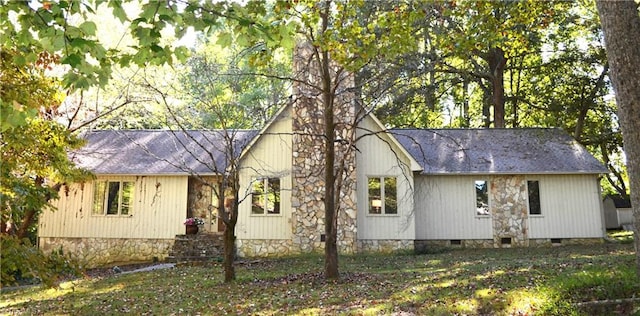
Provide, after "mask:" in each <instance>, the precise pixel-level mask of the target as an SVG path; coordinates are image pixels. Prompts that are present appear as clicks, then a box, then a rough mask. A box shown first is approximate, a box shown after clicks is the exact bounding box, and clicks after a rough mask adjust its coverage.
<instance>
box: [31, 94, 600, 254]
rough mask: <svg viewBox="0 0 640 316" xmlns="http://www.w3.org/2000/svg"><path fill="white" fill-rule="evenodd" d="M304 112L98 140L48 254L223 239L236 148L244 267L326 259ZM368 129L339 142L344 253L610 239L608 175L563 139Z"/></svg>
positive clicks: (498, 132)
mask: <svg viewBox="0 0 640 316" xmlns="http://www.w3.org/2000/svg"><path fill="white" fill-rule="evenodd" d="M300 104H305V102H296V101H295V100H294V101H292V103H291V104H289V105H288V106H286V107H284V108H282V109H281V110H280V111H279V112H278V113H277V114H276V115H275V117H274V118H273V119H272V120H271V121H270V123H269V124H267V125H266V126H265V127H264V128H263V129H262V130H259V131H255V130H254V131H228V132H226V133H225V131H218V130H216V131H168V130H135V131H134V130H101V131H89V132H86V133H85V134H84V137H85V138H86V139H87V144H86V146H85V147H84V148H83V149H82V150H79V151H76V152H74V153H73V157H72V158H73V159H74V161H76V162H77V164H78V165H80V166H82V167H85V168H87V169H89V170H91V171H93V173H94V174H95V175H96V179H95V180H94V181H89V182H85V183H74V184H69V185H66V186H65V187H63V188H62V189H61V193H60V198H59V199H58V200H56V201H52V203H53V204H54V206H55V208H56V210H55V211H54V212H45V213H44V214H43V215H42V216H41V218H40V223H39V231H38V235H39V244H40V247H41V248H43V249H45V250H50V249H54V248H57V247H60V246H62V247H63V248H65V249H66V251H67V252H73V253H76V254H79V255H82V256H83V257H84V258H85V259H87V260H89V261H91V262H94V263H105V262H108V261H122V260H126V259H129V260H145V259H150V258H152V257H157V258H159V259H162V258H164V257H166V256H167V253H168V251H169V249H170V248H171V246H172V244H173V242H174V238H175V237H176V235H180V234H184V231H185V228H184V225H183V222H184V220H185V218H186V217H190V216H198V217H202V218H204V219H205V225H204V226H203V227H202V230H203V231H204V232H205V233H206V232H209V233H215V232H218V231H221V230H222V229H224V226H223V225H220V224H219V223H218V221H217V219H216V214H217V211H216V205H218V203H217V195H216V194H214V192H219V191H216V190H219V187H218V186H217V184H216V183H217V179H219V177H220V174H221V172H223V171H224V170H225V168H226V165H225V159H224V158H225V151H224V148H225V144H228V143H229V141H231V140H232V142H233V148H234V155H235V157H239V159H240V160H239V161H240V168H239V181H240V187H241V188H240V190H239V192H240V198H239V201H240V204H239V219H238V224H237V227H236V235H237V251H238V254H239V255H240V256H266V255H282V254H291V253H303V252H315V251H321V249H323V246H324V245H323V242H324V209H323V202H322V199H323V190H324V188H323V185H322V181H323V180H322V179H323V172H322V170H323V168H324V156H323V154H322V144H321V143H318V142H317V140H318V139H321V140H322V139H323V138H322V137H315V140H316V141H315V142H314V135H315V134H314V133H313V132H311V130H310V128H313V127H312V126H311V125H313V122H318V120H315V119H313V117H314V115H320V116H321V115H322V111H319V110H317V109H313V110H311V108H309V107H305V106H304V105H302V106H301V105H300ZM340 117H349V115H342V116H340ZM310 122H311V123H310ZM356 122H357V124H356V128H355V129H352V130H351V131H352V132H353V133H354V134H355V136H354V137H352V138H350V136H353V135H350V134H349V132H343V131H340V130H339V131H338V132H337V134H338V136H337V137H336V139H338V140H339V141H337V143H339V145H340V146H343V147H339V148H338V152H339V153H342V154H340V155H339V159H338V163H337V164H336V168H342V169H340V170H344V174H345V175H344V177H343V181H342V182H343V187H344V188H345V189H344V190H343V191H342V192H341V193H340V194H341V195H340V198H341V203H340V211H339V227H340V228H339V233H338V246H339V249H340V251H341V252H343V253H355V252H365V251H390V250H397V249H417V250H419V251H420V250H423V249H425V248H428V247H431V246H460V247H529V246H540V245H552V244H567V243H582V242H600V241H602V239H603V237H604V235H605V222H604V216H603V211H602V200H601V198H600V185H599V175H600V174H602V173H606V172H607V169H606V168H605V167H604V166H603V165H602V164H601V163H600V162H598V161H597V160H596V159H595V158H594V157H593V156H592V155H591V154H589V153H588V152H587V151H586V150H585V148H583V147H582V146H581V145H579V144H578V143H577V142H576V141H575V140H574V139H573V138H571V136H569V135H568V134H567V133H565V132H564V131H562V130H560V129H544V128H521V129H386V128H385V127H384V126H383V125H382V124H381V123H380V121H378V119H377V118H376V117H375V116H374V115H373V114H371V113H364V114H362V115H361V116H360V119H359V120H357V121H356ZM310 124H311V125H310ZM316 125H317V124H316ZM310 126H311V127H310ZM316 136H317V135H316ZM340 137H342V138H340ZM348 140H351V141H348ZM356 140H357V141H356ZM343 143H344V144H343ZM227 147H228V146H227ZM349 148H351V149H352V150H351V149H349ZM213 166H215V167H213ZM206 183H209V184H211V183H213V185H205V184H206Z"/></svg>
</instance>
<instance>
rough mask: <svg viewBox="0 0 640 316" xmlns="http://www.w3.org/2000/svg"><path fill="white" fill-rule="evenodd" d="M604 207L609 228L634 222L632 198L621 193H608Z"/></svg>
mask: <svg viewBox="0 0 640 316" xmlns="http://www.w3.org/2000/svg"><path fill="white" fill-rule="evenodd" d="M602 204H603V208H604V222H605V225H606V227H607V229H616V228H620V227H622V226H623V225H627V224H633V209H632V208H631V199H630V198H629V197H626V198H624V197H622V196H620V195H607V196H606V197H605V198H604V201H602Z"/></svg>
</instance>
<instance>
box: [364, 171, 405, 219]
mask: <svg viewBox="0 0 640 316" xmlns="http://www.w3.org/2000/svg"><path fill="white" fill-rule="evenodd" d="M367 183H368V188H369V214H374V215H381V214H398V194H397V179H396V177H369V179H368V182H367Z"/></svg>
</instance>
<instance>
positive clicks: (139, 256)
mask: <svg viewBox="0 0 640 316" xmlns="http://www.w3.org/2000/svg"><path fill="white" fill-rule="evenodd" d="M173 243H174V240H173V239H127V238H59V237H41V238H40V239H39V247H40V249H42V251H44V252H45V253H48V252H51V251H53V250H57V249H60V247H62V249H63V251H64V253H66V254H70V255H71V256H73V257H75V258H77V259H78V260H80V261H81V262H82V263H83V264H85V265H86V267H87V268H94V267H99V266H104V265H108V264H110V263H115V262H139V261H152V260H160V261H162V260H164V259H165V258H166V257H167V256H168V255H169V251H170V250H171V248H172V247H173Z"/></svg>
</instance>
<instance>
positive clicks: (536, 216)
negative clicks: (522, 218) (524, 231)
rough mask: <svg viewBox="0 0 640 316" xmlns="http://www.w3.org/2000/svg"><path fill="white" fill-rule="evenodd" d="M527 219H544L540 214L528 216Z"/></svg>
mask: <svg viewBox="0 0 640 316" xmlns="http://www.w3.org/2000/svg"><path fill="white" fill-rule="evenodd" d="M529 218H544V215H542V214H529Z"/></svg>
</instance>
